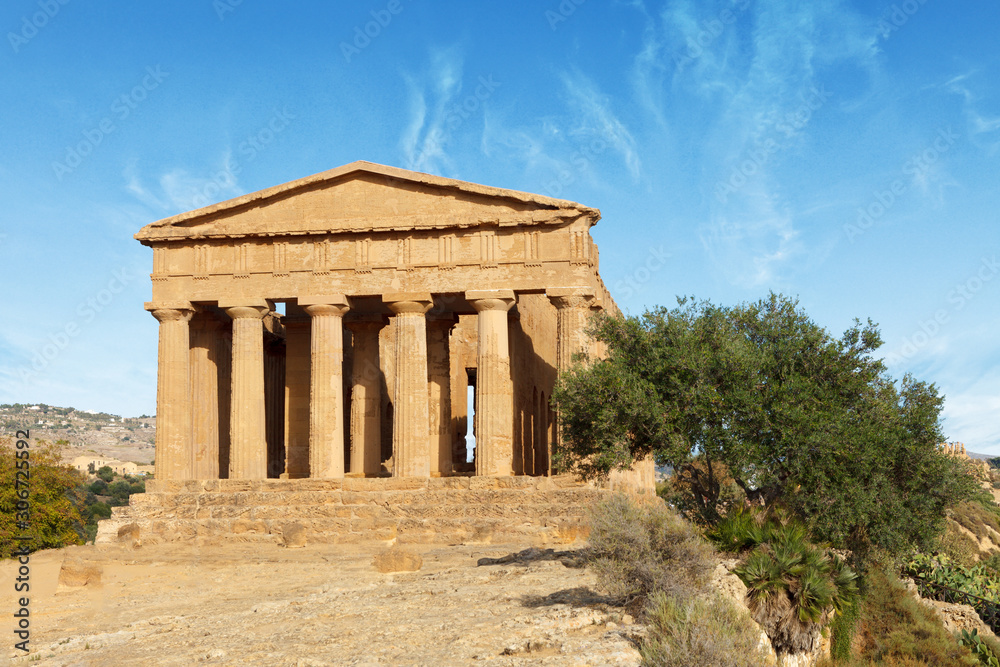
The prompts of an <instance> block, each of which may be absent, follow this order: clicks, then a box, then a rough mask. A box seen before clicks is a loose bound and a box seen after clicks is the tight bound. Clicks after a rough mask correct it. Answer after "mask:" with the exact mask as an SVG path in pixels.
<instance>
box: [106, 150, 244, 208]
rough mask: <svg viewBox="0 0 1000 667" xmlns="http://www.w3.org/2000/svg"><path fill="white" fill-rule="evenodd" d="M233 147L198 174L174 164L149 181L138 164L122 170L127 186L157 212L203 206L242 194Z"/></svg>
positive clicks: (132, 164) (141, 200)
mask: <svg viewBox="0 0 1000 667" xmlns="http://www.w3.org/2000/svg"><path fill="white" fill-rule="evenodd" d="M233 166H234V162H233V159H232V151H231V150H226V151H225V152H224V153H223V154H222V155H221V156H220V158H219V159H218V160H217V161H216V164H215V166H214V167H213V168H211V169H208V170H206V171H204V172H202V173H203V174H204V175H196V174H194V173H192V172H191V170H189V169H187V168H184V167H173V168H170V169H168V170H167V171H165V172H164V173H162V174H160V175H159V176H156V177H153V179H154V182H155V185H147V184H146V182H145V180H144V179H143V177H142V175H141V174H140V173H139V169H138V166H137V164H135V163H130V164H129V165H128V166H127V167H126V168H125V170H124V171H123V173H122V176H123V177H124V179H125V189H126V190H127V191H128V192H129V193H130V194H131V195H132V196H133V197H135V198H136V199H137V200H139V202H140V203H142V204H143V205H145V206H147V207H148V208H150V209H152V210H153V211H156V212H157V213H167V214H173V213H181V212H183V211H188V210H191V209H195V208H201V207H202V206H207V205H209V204H213V203H215V202H218V201H223V200H226V199H230V198H232V197H235V196H238V195H240V194H242V192H243V191H242V190H241V188H240V186H239V181H238V176H237V173H238V171H239V169H238V168H237V169H236V170H234V169H233Z"/></svg>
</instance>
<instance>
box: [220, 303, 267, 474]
mask: <svg viewBox="0 0 1000 667" xmlns="http://www.w3.org/2000/svg"><path fill="white" fill-rule="evenodd" d="M219 305H220V306H222V307H223V308H225V310H226V314H227V315H229V317H231V318H232V319H233V357H232V358H233V361H232V370H231V375H232V393H231V398H230V415H231V416H230V420H229V434H230V437H229V439H230V443H229V479H266V478H267V441H266V437H265V425H266V422H265V414H264V322H263V318H264V316H265V315H267V314H268V312H270V308H269V307H268V306H267V304H266V303H265V302H263V301H258V302H247V303H235V304H234V303H220V304H219Z"/></svg>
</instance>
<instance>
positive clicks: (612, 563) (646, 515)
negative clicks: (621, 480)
mask: <svg viewBox="0 0 1000 667" xmlns="http://www.w3.org/2000/svg"><path fill="white" fill-rule="evenodd" d="M590 526H591V529H590V538H589V541H590V550H591V561H592V566H593V568H594V570H595V571H596V573H597V576H598V581H599V584H600V585H601V586H602V587H603V588H605V589H606V590H607V591H608V593H610V594H611V595H612V596H614V597H616V598H619V599H620V600H622V601H623V602H625V603H627V604H631V605H634V606H636V607H639V608H641V607H642V606H643V603H644V602H645V600H646V598H648V597H649V596H650V595H651V594H652V593H654V592H657V591H659V592H663V593H666V594H668V595H670V596H674V597H690V596H691V595H694V594H695V593H696V592H697V591H699V590H701V589H702V588H703V587H704V585H705V584H706V583H707V581H708V576H709V574H710V573H711V571H712V569H713V568H714V567H715V565H716V561H715V554H714V551H713V550H712V547H711V545H709V544H708V542H706V541H705V539H704V538H703V537H702V536H701V534H700V533H699V532H698V530H697V529H696V528H694V527H693V526H692V525H691V524H689V523H688V522H687V521H685V520H684V519H682V518H681V517H680V516H678V515H677V514H676V513H675V512H673V511H672V510H670V509H669V508H668V507H667V506H666V505H665V504H664V503H663V501H661V500H660V499H658V498H657V499H656V500H653V501H648V502H644V503H642V504H636V503H634V502H632V501H631V500H630V499H629V498H628V497H627V496H625V495H623V494H616V495H614V496H611V497H610V498H608V499H607V500H605V501H603V502H600V503H598V504H597V505H596V506H595V507H594V508H593V509H592V510H591V515H590Z"/></svg>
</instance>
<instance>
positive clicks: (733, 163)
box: [631, 0, 878, 286]
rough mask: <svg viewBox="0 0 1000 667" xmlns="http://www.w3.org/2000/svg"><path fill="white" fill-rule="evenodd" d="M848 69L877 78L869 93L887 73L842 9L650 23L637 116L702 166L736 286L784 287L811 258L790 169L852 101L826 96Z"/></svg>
mask: <svg viewBox="0 0 1000 667" xmlns="http://www.w3.org/2000/svg"><path fill="white" fill-rule="evenodd" d="M840 68H849V69H850V71H852V72H862V73H868V75H869V76H868V79H869V85H870V82H871V80H872V79H873V78H874V73H875V72H876V71H877V69H878V64H877V48H876V36H875V34H874V30H873V28H872V26H871V24H870V21H869V20H867V19H865V17H863V16H862V15H860V14H858V13H857V12H856V11H854V10H853V9H852V8H851V7H850V5H849V4H847V3H846V2H843V1H842V0H825V1H823V2H817V3H808V4H802V3H796V2H791V1H790V0H785V1H777V2H772V3H767V4H766V5H765V4H760V3H756V2H752V0H726V1H716V2H708V3H702V2H698V3H696V2H693V1H692V0H679V1H675V2H669V3H665V4H663V5H662V7H661V9H659V11H658V13H656V14H654V15H646V25H645V28H644V32H643V39H642V43H641V45H640V47H639V49H638V51H637V52H636V54H635V56H634V60H633V67H632V72H631V83H632V86H633V90H634V94H635V97H636V99H637V101H638V107H639V108H640V109H641V110H642V111H643V112H645V113H646V114H647V116H648V118H649V119H650V120H651V122H652V123H653V124H654V125H655V126H657V127H662V128H669V130H670V133H671V135H672V143H673V147H674V150H676V151H677V152H678V153H683V154H684V155H688V156H693V157H694V160H695V162H696V163H700V170H698V171H696V174H697V175H696V176H693V178H697V179H700V184H701V188H702V190H703V192H704V208H703V211H702V219H703V220H704V221H705V222H703V223H702V224H701V229H700V237H701V241H702V244H703V246H704V248H705V250H706V252H707V254H708V255H709V257H710V258H711V259H712V261H713V263H714V264H715V266H716V267H717V269H718V270H719V271H720V272H721V273H723V275H726V276H727V277H728V279H729V281H730V282H732V283H734V284H738V285H745V286H757V285H760V284H765V283H768V282H772V281H775V280H777V279H779V278H780V276H781V274H782V271H783V269H784V268H785V267H787V266H789V265H790V263H791V262H792V260H794V259H795V258H797V257H799V256H801V254H802V253H803V252H805V253H808V252H809V249H808V248H806V247H805V246H804V241H803V237H802V235H801V234H800V232H799V230H798V223H797V212H796V211H795V209H794V207H793V206H792V205H791V203H790V200H789V198H788V197H787V196H786V195H785V192H786V190H787V189H788V187H789V183H788V182H787V180H786V179H787V178H788V177H789V176H788V174H786V173H785V171H784V170H783V169H782V164H783V162H785V161H786V160H787V159H788V158H789V157H791V156H794V155H795V154H796V151H797V150H798V149H799V148H800V147H801V146H802V145H804V144H806V143H807V142H808V141H809V140H810V137H811V134H812V132H811V123H812V120H813V119H814V118H815V117H817V116H818V115H819V114H823V113H829V112H830V111H831V109H835V108H838V105H840V104H841V103H842V102H843V100H839V99H831V98H832V94H831V93H830V92H829V91H828V90H827V87H825V86H824V82H825V81H826V80H827V77H830V76H831V73H836V72H837V71H838V69H840ZM862 78H863V77H862ZM829 87H830V88H832V86H829ZM677 109H684V110H685V111H686V116H684V117H681V116H679V115H678V113H677V111H676V110H677ZM692 109H698V110H699V112H698V113H694V114H692V113H691V110H692ZM730 181H732V183H730ZM720 185H721V186H723V189H724V190H725V191H724V193H723V194H724V196H718V195H720V192H719V190H720Z"/></svg>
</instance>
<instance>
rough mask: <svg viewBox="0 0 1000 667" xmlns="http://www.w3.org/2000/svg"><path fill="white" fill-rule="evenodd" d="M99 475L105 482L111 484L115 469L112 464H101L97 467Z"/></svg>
mask: <svg viewBox="0 0 1000 667" xmlns="http://www.w3.org/2000/svg"><path fill="white" fill-rule="evenodd" d="M97 476H98V477H99V478H101V479H103V480H104V481H105V483H107V484H110V483H111V480H113V479H114V478H115V471H114V470H112V469H111V466H101V467H100V468H98V469H97Z"/></svg>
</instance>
